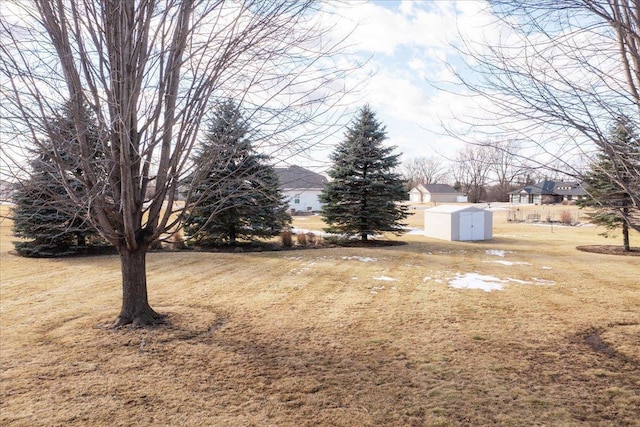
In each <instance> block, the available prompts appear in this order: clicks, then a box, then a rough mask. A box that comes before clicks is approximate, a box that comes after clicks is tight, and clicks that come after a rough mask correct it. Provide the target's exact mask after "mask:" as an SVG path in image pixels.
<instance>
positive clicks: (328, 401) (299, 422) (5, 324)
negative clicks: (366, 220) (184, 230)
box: [0, 208, 640, 426]
mask: <svg viewBox="0 0 640 427" xmlns="http://www.w3.org/2000/svg"><path fill="white" fill-rule="evenodd" d="M557 209H562V208H557ZM411 222H412V224H413V225H416V226H422V217H421V215H420V212H418V214H417V215H415V216H414V217H412V218H411ZM296 225H297V226H299V227H303V228H309V229H320V228H321V227H322V224H321V223H320V222H319V220H318V218H317V217H303V218H298V219H297V220H296ZM600 231H601V230H599V229H597V228H594V227H559V226H554V227H553V229H551V227H549V226H541V225H533V224H524V223H523V224H514V223H508V222H507V221H506V213H504V212H500V211H496V212H495V228H494V239H493V240H492V241H488V242H476V243H462V242H445V241H438V240H434V239H429V238H426V237H424V236H420V235H415V234H408V235H405V236H403V237H400V238H397V239H399V240H403V241H405V242H407V243H408V244H406V245H402V246H390V247H384V248H324V249H309V250H294V251H279V252H262V253H202V252H199V253H189V252H180V253H177V252H176V253H171V252H167V253H152V254H150V255H149V257H148V277H149V292H150V295H149V297H150V302H151V304H152V306H153V307H154V308H155V309H156V310H157V311H159V312H163V313H167V314H168V315H169V321H170V323H169V324H168V325H167V326H164V327H161V328H157V329H141V330H131V329H119V330H112V329H109V328H108V325H109V324H110V323H111V322H112V321H113V320H114V319H115V317H116V316H117V314H118V311H119V304H120V284H119V283H120V277H119V270H118V269H119V263H118V259H117V257H115V256H101V257H83V258H68V259H55V260H49V259H23V258H18V257H15V256H13V255H11V254H9V251H10V250H11V249H12V245H11V240H12V238H11V236H10V223H9V222H8V221H6V220H5V221H3V222H2V223H1V224H0V236H1V237H0V238H1V240H0V245H1V247H0V252H1V254H0V256H1V259H0V262H1V265H0V279H1V282H2V284H1V287H0V290H1V292H0V316H1V317H0V332H1V335H0V344H1V347H0V350H1V353H0V364H1V365H0V374H1V377H0V380H1V385H0V405H1V406H0V424H1V425H10V426H115V425H118V426H318V425H320V426H439V425H440V426H450V425H453V426H455V425H472V426H480V425H507V426H535V425H553V426H580V425H585V426H591V425H593V426H626V425H640V279H639V277H640V258H638V257H621V256H614V255H599V254H592V253H585V252H580V251H577V250H576V249H575V247H576V246H577V245H589V244H617V243H619V242H618V241H611V240H606V239H604V238H603V237H600V236H598V233H599V232H600ZM390 238H394V239H396V238H395V237H393V236H390ZM631 238H632V244H633V245H634V246H638V242H639V241H640V235H638V233H635V234H633V235H632V237H631ZM500 251H504V252H500ZM501 254H502V255H504V256H499V255H501ZM465 273H478V274H482V275H491V276H495V277H496V278H499V279H503V280H504V281H505V283H504V285H505V286H504V289H503V290H499V291H493V292H485V291H483V290H479V289H457V288H453V287H451V286H449V284H448V282H449V280H450V279H452V278H454V277H456V276H457V275H458V276H459V275H463V274H465ZM507 279H510V280H509V281H508V282H506V281H507Z"/></svg>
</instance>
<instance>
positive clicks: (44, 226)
mask: <svg viewBox="0 0 640 427" xmlns="http://www.w3.org/2000/svg"><path fill="white" fill-rule="evenodd" d="M85 113H86V114H87V118H86V120H87V122H88V123H90V124H91V122H92V120H91V117H90V115H89V113H88V110H85ZM69 114H70V110H69V108H68V107H67V106H65V107H63V108H62V109H61V114H60V116H59V117H58V118H52V119H50V120H49V121H48V124H49V126H51V127H52V128H54V129H55V134H56V135H57V138H56V140H49V141H47V142H46V143H45V144H42V145H39V147H45V148H40V149H38V150H37V151H33V152H32V158H31V160H30V161H29V166H30V171H29V176H28V177H27V178H26V179H23V180H21V181H20V182H18V184H17V185H16V187H15V190H16V191H15V193H14V202H15V206H14V208H13V210H12V218H13V232H14V235H15V236H16V237H19V238H23V239H27V241H20V242H14V247H15V249H16V251H17V252H18V254H20V255H23V256H32V257H55V256H64V255H71V254H75V253H79V252H83V251H85V250H86V249H87V247H88V246H105V245H106V242H105V241H104V239H102V238H101V237H100V235H99V234H98V232H97V230H96V229H95V228H94V227H93V226H92V225H91V224H90V223H89V221H88V220H87V218H86V208H85V209H75V210H73V211H69V206H70V204H69V203H68V199H69V197H70V195H69V193H68V190H67V188H68V189H69V190H70V191H72V193H73V194H74V196H75V197H78V198H83V197H84V198H85V199H86V193H87V192H86V191H85V189H84V188H83V185H82V182H81V180H80V179H79V177H80V176H81V175H82V173H83V171H82V168H81V167H80V166H79V165H76V164H73V163H72V160H71V159H73V158H74V156H73V150H75V149H77V147H76V145H77V143H76V142H74V136H73V135H74V130H73V121H72V119H71V118H70V116H69ZM89 129H90V130H91V132H94V133H95V132H96V130H95V127H91V126H89ZM94 139H96V138H94ZM96 140H97V139H96ZM99 153H100V150H99V149H98V147H97V143H96V152H95V157H96V158H98V157H99ZM54 156H60V157H61V158H63V159H65V161H67V164H66V167H65V169H64V170H61V169H59V168H58V167H57V166H56V163H55V162H54V160H53V158H54ZM65 185H66V187H65Z"/></svg>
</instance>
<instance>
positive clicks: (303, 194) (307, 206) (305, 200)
mask: <svg viewBox="0 0 640 427" xmlns="http://www.w3.org/2000/svg"><path fill="white" fill-rule="evenodd" d="M283 193H284V196H285V197H286V198H287V202H288V203H289V209H295V210H296V211H297V212H306V211H319V210H321V209H322V203H320V200H318V197H319V196H320V193H321V190H285V191H283Z"/></svg>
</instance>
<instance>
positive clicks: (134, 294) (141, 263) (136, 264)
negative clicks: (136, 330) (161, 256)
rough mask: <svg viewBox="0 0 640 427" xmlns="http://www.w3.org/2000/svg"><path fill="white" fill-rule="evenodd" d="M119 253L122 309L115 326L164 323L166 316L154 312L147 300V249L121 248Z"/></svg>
mask: <svg viewBox="0 0 640 427" xmlns="http://www.w3.org/2000/svg"><path fill="white" fill-rule="evenodd" d="M118 251H119V253H120V265H121V269H122V309H121V310H120V315H119V316H118V318H117V319H116V321H115V323H114V324H113V326H114V327H118V326H124V325H129V324H131V325H133V326H134V327H139V326H144V325H154V324H160V323H162V322H163V320H164V317H165V316H163V315H160V314H158V313H156V312H155V311H153V309H152V308H151V306H150V305H149V301H148V299H147V276H146V257H147V250H146V248H139V249H138V250H135V251H131V250H129V249H127V248H126V247H120V248H119V249H118Z"/></svg>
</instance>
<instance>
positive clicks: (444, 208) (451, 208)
mask: <svg viewBox="0 0 640 427" xmlns="http://www.w3.org/2000/svg"><path fill="white" fill-rule="evenodd" d="M424 211H425V212H433V213H454V212H462V211H467V212H480V211H482V212H484V209H482V208H477V207H475V206H456V205H440V206H436V207H433V208H429V209H425V210H424Z"/></svg>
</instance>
